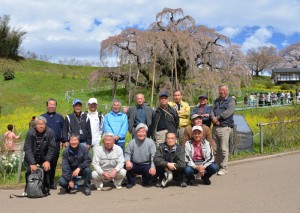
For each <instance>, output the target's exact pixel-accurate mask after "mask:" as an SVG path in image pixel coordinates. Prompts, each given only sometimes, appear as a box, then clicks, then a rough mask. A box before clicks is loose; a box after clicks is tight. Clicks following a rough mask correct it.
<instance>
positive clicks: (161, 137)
mask: <svg viewBox="0 0 300 213" xmlns="http://www.w3.org/2000/svg"><path fill="white" fill-rule="evenodd" d="M167 132H168V130H166V129H165V130H161V131H157V132H156V133H155V143H156V146H159V144H161V143H164V142H165V140H166V134H167Z"/></svg>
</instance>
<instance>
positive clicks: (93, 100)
mask: <svg viewBox="0 0 300 213" xmlns="http://www.w3.org/2000/svg"><path fill="white" fill-rule="evenodd" d="M88 104H98V101H97V99H96V98H90V99H89V101H88Z"/></svg>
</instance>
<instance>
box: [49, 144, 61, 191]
mask: <svg viewBox="0 0 300 213" xmlns="http://www.w3.org/2000/svg"><path fill="white" fill-rule="evenodd" d="M59 151H60V141H57V142H56V147H55V151H54V156H53V160H52V161H51V162H50V172H49V179H50V186H51V185H52V184H54V178H55V171H56V166H57V160H58V158H59Z"/></svg>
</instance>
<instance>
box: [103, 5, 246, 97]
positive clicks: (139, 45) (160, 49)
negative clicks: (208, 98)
mask: <svg viewBox="0 0 300 213" xmlns="http://www.w3.org/2000/svg"><path fill="white" fill-rule="evenodd" d="M233 49H235V51H233ZM238 49H239V48H238V47H237V46H234V47H232V50H231V51H230V42H229V39H228V38H227V37H226V36H224V35H221V34H219V33H217V32H216V31H215V30H213V29H210V28H207V27H205V26H196V24H195V20H194V19H193V18H192V17H191V16H185V15H184V14H183V11H182V9H181V8H178V9H170V8H165V9H163V11H161V12H160V13H158V14H157V15H156V22H154V23H152V24H151V25H150V27H149V29H148V30H145V31H141V30H138V29H132V28H131V29H125V30H123V31H122V32H121V33H120V34H119V35H116V36H112V37H109V38H107V39H106V40H104V41H102V43H101V50H100V59H101V61H102V64H107V61H108V60H109V59H111V58H114V57H115V58H118V65H120V66H122V65H128V64H129V62H130V64H131V65H132V66H131V68H132V72H131V74H130V77H129V72H128V70H127V71H126V69H124V71H122V69H119V70H117V69H116V72H117V76H119V77H118V79H130V81H131V82H132V83H133V84H135V86H142V87H144V88H151V87H152V88H155V91H156V92H158V91H160V90H164V91H169V90H170V91H172V90H174V89H183V90H187V91H188V92H186V94H187V95H185V97H186V98H187V99H190V100H192V98H193V97H192V96H193V95H192V96H191V97H188V96H189V94H192V93H193V92H195V90H198V92H199V90H201V91H202V92H204V91H205V92H206V91H214V92H216V91H217V87H218V85H219V84H221V83H222V84H223V83H226V84H229V83H230V84H231V85H232V86H234V87H240V82H241V80H242V79H243V80H245V79H247V78H244V76H245V75H248V74H249V70H248V68H247V67H246V66H244V64H243V62H238V59H240V58H244V56H243V54H242V52H241V51H240V50H238ZM228 53H230V54H229V55H228ZM242 61H243V60H242ZM123 67H124V66H123ZM127 67H128V66H127ZM111 71H112V69H109V71H108V72H107V73H109V76H110V77H111V78H112V77H113V76H115V75H112V73H111ZM99 73H102V74H103V73H105V69H104V70H102V71H101V72H99ZM233 79H236V80H233Z"/></svg>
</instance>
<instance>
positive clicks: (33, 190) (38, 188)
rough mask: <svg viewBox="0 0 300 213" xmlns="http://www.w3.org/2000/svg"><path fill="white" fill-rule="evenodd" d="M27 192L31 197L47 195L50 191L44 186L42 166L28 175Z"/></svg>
mask: <svg viewBox="0 0 300 213" xmlns="http://www.w3.org/2000/svg"><path fill="white" fill-rule="evenodd" d="M25 192H26V194H27V197H29V198H40V197H45V196H47V194H48V193H47V192H46V189H45V187H44V170H43V169H42V168H39V169H37V170H36V171H35V172H31V174H30V175H29V177H28V182H27V186H26V189H25Z"/></svg>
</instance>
